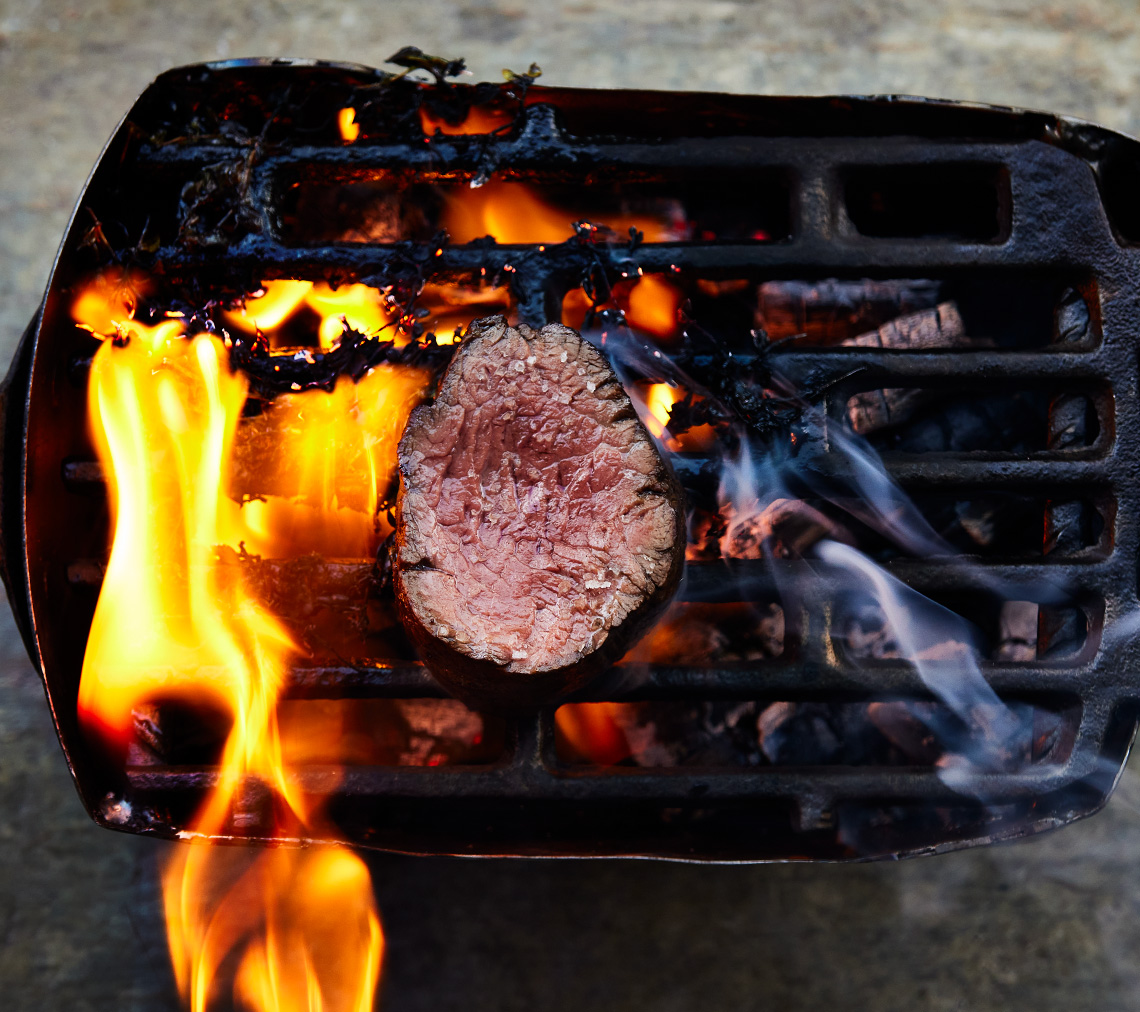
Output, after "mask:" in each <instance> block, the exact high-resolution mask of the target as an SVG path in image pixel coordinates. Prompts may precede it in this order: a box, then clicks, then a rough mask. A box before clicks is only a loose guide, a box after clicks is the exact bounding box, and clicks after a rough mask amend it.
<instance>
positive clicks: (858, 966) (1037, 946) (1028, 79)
mask: <svg viewBox="0 0 1140 1012" xmlns="http://www.w3.org/2000/svg"><path fill="white" fill-rule="evenodd" d="M1138 29H1140V11H1138V10H1137V8H1136V6H1135V4H1133V3H1130V2H1129V3H1126V2H1116V0H1112V2H1110V0H1099V2H1097V3H1087V4H1082V3H1040V2H1032V0H1004V2H1003V3H1000V4H997V3H992V2H982V0H961V2H958V3H945V2H931V0H893V2H883V3H870V2H853V3H838V2H831V0H794V2H793V0H767V2H744V0H741V2H733V0H707V2H699V0H647V2H629V0H627V2H624V3H616V4H615V3H612V2H611V3H604V4H603V3H594V2H588V0H583V2H579V3H563V4H560V5H558V4H545V3H532V4H529V5H528V4H523V3H522V2H514V0H504V2H494V0H469V2H466V3H464V2H462V0H453V2H442V0H417V2H415V3H410V2H409V3H405V2H388V3H384V4H379V3H375V2H372V3H369V2H363V0H342V2H336V3H334V2H315V3H294V2H288V0H261V2H258V3H250V2H248V0H227V2H222V0H198V2H196V3H194V4H178V5H175V4H172V3H162V2H157V0H150V2H147V3H143V2H138V0H86V2H83V3H80V2H77V0H73V2H70V3H69V2H64V0H0V358H7V357H8V356H9V355H10V353H11V349H12V348H13V347H14V343H15V340H16V338H17V337H18V335H19V332H20V331H21V329H22V328H23V326H24V324H25V323H26V321H27V319H28V318H29V317H30V316H31V314H32V312H33V311H34V309H35V306H36V304H37V302H38V300H39V298H40V295H41V293H42V290H43V287H44V284H45V282H46V279H47V273H48V270H49V267H50V264H51V260H52V257H53V255H54V251H55V248H56V244H57V243H58V241H59V237H60V236H61V235H62V233H63V229H64V226H65V224H66V221H67V217H68V214H69V213H70V210H71V207H72V206H73V204H74V202H75V199H76V197H77V195H78V193H79V189H80V187H81V185H82V182H83V179H84V177H85V175H86V173H87V172H88V170H89V168H90V167H91V166H92V165H93V164H94V162H95V160H96V158H97V157H98V153H99V150H100V147H101V145H102V143H103V141H104V140H105V138H106V137H107V136H108V135H109V134H110V132H111V130H112V129H113V127H114V125H115V123H116V121H117V120H118V118H119V117H120V116H121V115H122V114H123V113H124V112H126V110H127V108H128V107H129V105H130V103H131V101H132V100H133V98H134V97H135V96H136V94H137V93H138V92H139V91H140V90H141V89H142V88H143V87H144V86H145V85H146V83H147V82H148V81H149V80H150V78H151V77H153V76H154V75H155V74H157V73H158V72H160V71H162V70H164V69H166V68H167V67H170V66H173V65H176V64H180V63H189V62H193V61H196V60H204V59H216V58H219V57H226V56H239V55H290V56H320V57H329V58H335V59H344V60H355V61H359V62H362V63H367V64H372V65H379V64H380V63H381V62H382V61H383V59H384V57H386V56H387V55H389V54H390V53H392V52H394V51H395V50H396V49H398V48H399V47H400V46H402V45H405V44H409V43H412V44H416V45H419V46H420V47H422V48H424V49H425V50H427V51H429V52H438V53H442V54H445V55H456V54H462V55H465V56H466V57H467V58H468V62H469V64H470V66H471V68H472V69H473V70H474V72H475V74H476V76H477V77H479V78H485V77H497V75H498V72H499V70H500V68H502V67H504V66H510V67H513V68H518V69H521V68H524V67H525V66H526V65H527V64H528V63H529V62H530V61H531V60H536V61H537V62H538V63H540V64H541V65H542V67H543V70H544V72H545V78H544V80H545V81H547V82H549V83H552V84H564V85H584V86H612V85H621V86H631V85H641V86H648V87H660V88H705V89H722V90H732V91H766V92H815V93H826V92H836V91H840V92H874V91H902V92H909V93H926V94H933V95H939V96H946V97H952V98H962V99H977V100H986V101H991V102H997V103H1006V104H1017V105H1028V106H1036V107H1042V108H1051V109H1055V110H1058V111H1063V112H1067V113H1073V114H1076V115H1080V116H1085V117H1087V118H1090V119H1097V120H1100V121H1101V122H1104V123H1106V124H1107V125H1110V126H1114V127H1117V128H1120V129H1124V130H1130V131H1134V132H1135V131H1137V130H1140V102H1138V101H1137V100H1136V96H1137V95H1138V94H1140V80H1138V77H1140V32H1138ZM158 850H159V848H158V847H157V846H156V845H154V844H152V843H149V842H147V841H141V840H137V839H134V838H130V837H125V836H119V835H115V834H111V833H107V832H104V831H101V830H99V829H97V828H95V827H94V826H93V825H92V824H90V823H89V822H88V821H87V819H86V817H85V816H84V814H83V812H82V810H81V808H80V805H79V803H78V800H77V798H76V797H75V794H74V791H73V789H72V787H71V784H70V780H69V778H68V775H67V771H66V769H65V767H64V763H63V758H62V755H61V754H60V752H59V748H58V745H57V744H56V741H55V736H54V733H53V730H52V727H51V722H50V719H49V717H48V712H47V708H46V706H45V705H44V701H43V695H42V692H41V689H40V686H39V683H38V680H37V679H36V676H35V674H34V673H33V671H32V669H31V667H30V666H29V664H28V663H27V660H26V659H25V658H24V656H23V652H22V648H21V646H20V644H19V640H18V637H17V636H16V633H15V630H14V628H13V626H12V624H11V621H10V619H9V618H8V616H7V615H6V614H5V615H4V616H3V617H2V618H0V939H2V942H3V944H2V946H0V996H2V997H0V1007H3V1008H4V1009H13V1010H21V1012H22V1010H37V1012H55V1010H64V1009H66V1010H68V1012H87V1010H91V1012H95V1010H98V1012H104V1010H120V1012H133V1010H144V1009H145V1010H152V1009H154V1010H158V1009H163V1010H166V1009H171V1010H172V1009H174V1008H176V1007H177V1003H176V1000H175V998H174V995H173V992H172V987H171V983H170V977H169V971H168V970H167V967H166V957H165V951H164V947H163V941H162V937H161V927H160V924H159V914H158V910H157V902H156V900H157V890H156V883H155V872H154V868H155V860H156V855H157V853H158ZM1138 858H1140V762H1135V763H1133V765H1132V767H1131V768H1130V769H1129V770H1128V772H1127V773H1126V774H1125V777H1124V780H1123V783H1122V785H1121V788H1120V790H1119V791H1118V793H1117V795H1116V796H1115V798H1114V799H1113V801H1112V803H1111V804H1110V806H1109V808H1108V809H1107V810H1106V811H1105V812H1103V813H1102V814H1100V815H1098V816H1097V817H1096V818H1094V819H1092V820H1090V821H1088V822H1086V823H1083V824H1081V825H1077V826H1073V827H1071V828H1069V829H1067V830H1065V831H1063V832H1060V833H1057V834H1053V835H1051V836H1048V837H1043V838H1041V839H1038V840H1034V841H1030V842H1027V843H1023V844H1019V845H1017V846H1010V847H1001V848H991V849H986V850H980V851H973V852H966V853H960V854H954V855H949V856H946V857H940V858H936V859H928V860H923V861H914V862H906V863H903V864H897V865H877V866H862V867H808V866H801V867H758V868H697V867H686V866H675V865H654V864H644V863H631V862H626V863H608V864H588V863H532V864H519V863H509V862H488V863H465V862H457V861H452V862H449V861H423V860H419V861H413V860H403V859H400V860H397V859H376V860H374V861H373V862H372V864H373V870H374V874H375V879H376V883H377V892H378V896H379V900H380V904H381V908H382V910H383V913H384V917H385V925H386V930H387V935H388V939H389V958H388V961H387V967H386V974H385V984H384V991H383V1007H384V1008H385V1009H386V1010H387V1012H419V1010H428V1009H432V1010H433V1012H448V1010H452V1009H454V1010H457V1012H458V1010H460V1009H463V1010H465V1012H480V1010H488V1012H489V1010H504V1012H513V1010H520V1012H522V1010H533V1009H535V1008H544V1009H548V1010H550V1012H561V1010H567V1012H570V1010H575V1012H581V1010H583V1009H587V1008H592V1009H603V1010H607V1012H608V1010H629V1012H646V1010H648V1009H653V1010H655V1012H673V1010H676V1012H682V1010H685V1012H688V1010H695V1009H713V1010H716V1012H735V1010H741V1012H744V1010H750V1012H751V1010H758V1009H773V1010H782V1012H799V1010H809V1009H810V1010H814V1009H823V1008H827V1009H856V1010H861V1009H875V1010H883V1012H889V1010H895V1009H897V1010H900V1012H901V1010H907V1012H928V1010H929V1012H943V1010H946V1012H949V1010H971V1012H988V1010H994V1012H998V1010H1001V1012H1009V1010H1017V1009H1034V1010H1035V1012H1051V1010H1054V1009H1056V1010H1061V1009H1064V1010H1066V1012H1084V1010H1089V1012H1113V1010H1130V1009H1135V1008H1137V1007H1138V1006H1140V886H1138V882H1137V880H1138V873H1140V860H1138Z"/></svg>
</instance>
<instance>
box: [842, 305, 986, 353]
mask: <svg viewBox="0 0 1140 1012" xmlns="http://www.w3.org/2000/svg"><path fill="white" fill-rule="evenodd" d="M976 343H977V342H974V341H971V340H970V339H969V338H968V337H967V336H966V327H965V325H964V324H963V323H962V316H961V314H960V313H959V312H958V306H957V305H956V304H955V303H953V302H942V303H939V304H938V305H937V306H936V307H934V308H933V309H924V310H923V311H922V312H919V313H910V314H909V315H907V316H900V317H899V318H898V319H896V320H891V321H890V322H889V323H884V324H883V325H882V326H881V327H879V328H878V329H876V330H871V331H868V332H867V333H865V334H858V335H856V336H855V337H849V338H845V339H844V340H842V341H841V342H840V344H842V345H844V346H846V347H850V348H892V349H896V350H899V351H908V350H909V351H921V350H924V349H929V348H960V347H963V346H966V345H976Z"/></svg>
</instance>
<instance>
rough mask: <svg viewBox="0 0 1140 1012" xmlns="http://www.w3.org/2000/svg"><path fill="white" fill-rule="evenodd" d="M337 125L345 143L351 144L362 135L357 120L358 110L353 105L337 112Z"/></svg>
mask: <svg viewBox="0 0 1140 1012" xmlns="http://www.w3.org/2000/svg"><path fill="white" fill-rule="evenodd" d="M336 125H337V129H338V130H340V138H341V140H342V141H344V143H345V144H351V143H352V142H353V141H354V140H356V138H357V137H359V136H360V124H359V123H357V122H356V110H355V109H353V108H352V106H348V107H347V108H345V109H341V110H340V112H338V113H337V114H336Z"/></svg>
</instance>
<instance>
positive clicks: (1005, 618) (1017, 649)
mask: <svg viewBox="0 0 1140 1012" xmlns="http://www.w3.org/2000/svg"><path fill="white" fill-rule="evenodd" d="M1037 617H1038V607H1037V604H1036V602H1034V601H1003V602H1002V606H1001V611H1000V612H999V614H998V637H997V645H996V646H995V647H994V651H993V657H994V660H995V661H1033V660H1036V659H1037Z"/></svg>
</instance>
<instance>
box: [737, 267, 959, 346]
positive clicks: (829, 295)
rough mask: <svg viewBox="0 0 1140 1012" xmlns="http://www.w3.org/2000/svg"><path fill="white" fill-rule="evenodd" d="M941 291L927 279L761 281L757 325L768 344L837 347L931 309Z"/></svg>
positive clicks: (936, 284) (933, 282)
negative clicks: (786, 341) (793, 340)
mask: <svg viewBox="0 0 1140 1012" xmlns="http://www.w3.org/2000/svg"><path fill="white" fill-rule="evenodd" d="M940 287H941V286H940V285H939V284H938V282H936V281H930V280H913V281H911V280H893V281H874V280H871V279H869V278H865V279H863V280H861V281H841V280H839V279H836V278H829V279H827V280H825V281H820V282H814V283H813V282H808V281H766V282H764V283H763V284H762V285H760V287H759V290H758V293H757V295H758V297H757V309H756V326H757V328H758V329H759V330H762V331H764V333H766V334H767V335H768V337H769V339H771V340H780V339H783V338H789V337H802V338H804V339H805V340H806V341H810V342H811V343H813V344H840V343H842V342H844V341H845V340H848V339H850V338H852V337H854V336H855V335H857V334H862V333H865V332H867V331H874V330H877V329H878V328H879V327H881V326H883V325H884V324H886V323H888V322H889V321H890V320H892V319H895V318H896V317H899V316H906V315H910V314H913V313H916V312H918V311H919V310H924V309H933V308H934V306H935V305H936V303H937V301H938V294H939V289H940Z"/></svg>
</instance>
